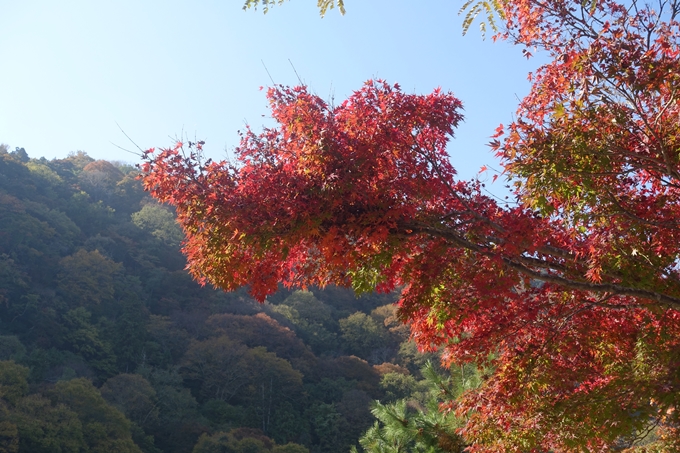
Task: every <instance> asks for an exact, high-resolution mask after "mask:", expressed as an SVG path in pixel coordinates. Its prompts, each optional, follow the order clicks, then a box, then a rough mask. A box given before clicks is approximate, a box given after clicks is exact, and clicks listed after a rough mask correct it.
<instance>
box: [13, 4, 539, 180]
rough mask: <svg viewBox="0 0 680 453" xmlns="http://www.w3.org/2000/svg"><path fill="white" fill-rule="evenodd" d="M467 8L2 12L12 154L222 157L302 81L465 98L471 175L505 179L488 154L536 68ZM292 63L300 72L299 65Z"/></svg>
mask: <svg viewBox="0 0 680 453" xmlns="http://www.w3.org/2000/svg"><path fill="white" fill-rule="evenodd" d="M462 3H463V2H462V1H460V2H450V1H444V0H441V1H440V0H437V1H430V2H413V1H410V2H406V1H404V2H395V1H394V0H370V1H366V0H364V1H354V0H347V1H346V7H347V14H346V15H345V16H342V15H340V14H339V12H338V11H337V10H332V11H330V12H329V13H328V14H327V15H326V17H325V18H323V19H322V18H320V17H319V14H318V10H317V8H316V2H315V1H311V0H291V1H290V2H287V3H285V4H284V5H281V6H278V7H275V8H273V9H271V10H270V12H269V13H268V14H266V15H264V14H262V12H261V11H252V10H250V11H245V12H244V11H243V10H242V4H243V2H242V1H241V0H214V1H213V0H206V1H202V2H192V1H188V0H163V1H161V0H145V1H132V0H117V1H115V2H99V1H92V0H62V1H60V2H54V1H48V0H22V1H16V0H14V1H12V0H0V24H1V26H2V34H0V67H1V68H2V70H0V106H1V108H0V143H6V144H8V145H9V146H10V147H11V149H14V147H24V148H25V149H26V151H27V152H28V154H29V156H31V157H42V156H44V157H46V158H47V159H53V158H62V157H65V156H66V155H67V154H68V153H69V152H71V151H76V150H82V151H85V152H87V153H88V154H89V155H90V156H92V157H94V158H96V159H108V160H122V161H128V162H131V163H135V162H137V157H136V156H135V155H134V154H130V153H126V152H125V151H122V150H121V149H119V148H118V147H117V146H116V145H118V146H121V147H123V148H126V149H130V150H134V151H136V149H135V147H134V145H133V144H132V143H130V141H129V140H128V139H127V138H126V137H125V135H124V134H123V132H121V129H119V126H118V125H120V128H122V130H124V132H125V134H127V135H128V136H129V137H130V138H131V139H132V140H134V142H135V143H136V144H137V145H139V146H140V147H141V148H143V149H146V148H150V147H162V146H168V145H170V144H171V143H172V140H173V138H174V137H178V136H180V135H184V136H188V137H189V138H191V139H193V138H196V139H199V140H205V141H206V150H207V154H208V156H209V157H212V158H213V159H215V158H217V159H219V158H221V157H224V156H226V155H227V153H228V152H229V150H231V149H233V147H234V146H236V145H237V143H238V134H237V131H238V130H239V129H242V128H243V127H244V125H245V124H246V123H247V124H250V126H251V127H252V128H253V129H255V130H257V129H259V126H260V125H262V124H263V123H266V122H267V121H268V120H267V117H268V115H269V112H268V108H267V101H266V99H265V95H264V91H260V89H259V88H260V86H265V87H266V86H269V85H271V84H272V81H271V80H270V76H269V75H268V74H267V70H265V66H266V68H267V69H268V72H269V74H270V75H271V77H272V79H273V80H274V82H276V83H277V84H285V85H296V84H298V83H299V82H298V77H297V75H296V74H295V71H294V70H293V67H292V66H294V68H295V70H296V71H297V74H298V75H299V77H300V78H301V79H302V81H303V82H304V83H306V84H307V85H308V86H309V87H310V88H311V89H312V90H313V91H314V92H316V93H317V94H319V95H320V96H322V97H323V98H325V99H330V98H331V97H333V98H334V99H335V102H336V103H340V102H342V100H343V99H345V98H346V97H347V96H348V95H349V94H350V93H351V92H352V91H354V90H356V89H358V88H360V87H361V85H362V83H363V82H364V81H365V80H367V79H372V78H381V79H385V80H386V81H387V82H389V83H399V84H400V85H401V86H402V88H403V89H404V90H405V91H407V92H413V93H428V92H431V91H432V90H433V89H434V88H436V87H441V88H442V89H444V90H447V91H452V92H453V93H454V94H455V95H456V96H457V97H458V98H459V99H461V100H462V102H463V104H464V106H465V112H464V114H465V122H464V123H463V124H462V125H461V126H460V127H459V129H458V131H457V133H456V138H455V139H454V140H453V141H452V142H451V144H450V145H449V153H450V155H451V158H452V160H453V162H454V166H455V167H456V168H458V169H459V172H460V174H461V176H462V177H465V178H469V177H471V176H474V175H475V174H476V173H477V172H478V171H479V168H480V167H481V166H482V165H491V166H495V167H498V165H497V162H496V160H495V158H494V157H493V156H492V154H491V153H490V151H489V149H488V147H487V146H486V143H488V141H489V136H490V135H491V134H492V133H493V131H494V129H495V128H496V127H497V126H498V124H499V123H504V124H507V123H508V122H509V121H510V120H511V119H512V115H513V113H514V111H515V109H516V106H517V103H518V99H519V98H521V97H522V96H524V95H525V94H526V93H527V91H528V88H529V84H528V82H527V79H526V77H527V73H528V72H529V71H531V70H533V69H535V67H536V66H537V64H538V62H537V61H535V60H534V59H531V60H529V61H527V60H526V59H525V58H523V56H522V53H521V49H520V48H518V47H513V46H511V45H510V44H508V43H506V42H497V43H493V42H492V41H491V40H490V39H489V38H488V37H487V39H486V40H482V38H481V36H480V33H479V31H478V28H477V27H476V25H473V27H472V28H471V30H470V32H469V33H468V35H467V36H465V37H463V36H462V35H461V21H462V19H461V17H459V16H458V14H457V12H458V9H459V8H460V6H461V5H462ZM291 63H292V66H291Z"/></svg>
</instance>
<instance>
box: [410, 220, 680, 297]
mask: <svg viewBox="0 0 680 453" xmlns="http://www.w3.org/2000/svg"><path fill="white" fill-rule="evenodd" d="M403 230H404V232H405V233H406V234H408V231H411V232H413V233H421V234H426V235H430V236H434V237H440V238H442V239H446V240H448V241H451V242H453V243H454V244H456V245H458V246H460V247H463V248H465V249H468V250H470V251H473V252H476V253H479V254H481V255H484V256H487V257H491V258H499V259H500V260H501V261H502V262H503V264H504V265H505V266H506V267H508V268H510V269H513V270H515V271H518V272H520V273H522V274H524V275H528V276H529V277H531V278H533V279H535V280H539V281H543V282H547V283H554V284H556V285H559V286H562V287H564V288H569V289H576V290H580V291H590V292H594V293H614V294H617V295H621V296H631V297H640V298H643V299H647V300H651V301H654V302H656V303H658V304H659V305H662V306H665V307H668V308H674V309H680V298H677V297H673V296H669V295H667V294H663V293H659V292H657V291H651V290H646V289H641V288H634V287H630V286H625V285H620V284H616V283H594V282H587V281H579V280H573V279H570V278H567V277H562V276H559V275H555V274H548V273H543V272H539V271H536V270H534V269H531V268H530V267H529V266H528V264H525V263H526V262H527V260H528V261H529V262H530V263H531V265H532V266H535V267H539V268H546V267H545V265H544V264H543V263H545V262H544V261H541V260H537V259H533V258H527V257H517V258H514V259H513V258H509V257H507V256H502V255H500V254H499V253H495V252H492V251H490V250H488V249H486V248H485V247H483V246H480V245H478V244H475V243H473V242H470V241H468V240H467V239H464V238H462V237H460V236H459V235H457V234H454V233H451V232H448V231H441V230H439V229H436V228H432V227H427V226H422V225H409V224H404V225H403ZM518 258H519V259H518ZM522 261H524V262H522Z"/></svg>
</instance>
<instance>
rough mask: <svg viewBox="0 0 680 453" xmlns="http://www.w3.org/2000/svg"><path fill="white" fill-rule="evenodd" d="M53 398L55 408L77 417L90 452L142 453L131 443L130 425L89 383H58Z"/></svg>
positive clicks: (84, 381)
mask: <svg viewBox="0 0 680 453" xmlns="http://www.w3.org/2000/svg"><path fill="white" fill-rule="evenodd" d="M50 397H51V399H52V400H53V402H54V404H57V405H58V404H63V405H65V406H66V407H68V408H69V409H70V410H71V411H73V412H75V413H76V414H77V415H78V419H79V420H80V422H81V423H82V426H83V438H84V440H85V443H86V445H87V447H88V448H89V451H91V452H93V453H95V452H96V453H110V452H112V451H115V452H120V453H142V451H141V450H140V449H139V447H138V446H137V445H135V443H134V442H133V440H132V435H131V432H130V421H129V420H128V419H126V418H125V416H124V415H123V414H122V413H121V412H120V411H119V410H118V409H115V408H114V407H112V406H109V405H108V404H107V402H106V400H104V398H102V396H101V394H100V393H99V391H98V390H97V389H96V388H95V387H94V386H93V385H92V383H91V382H90V381H88V380H87V379H82V378H81V379H73V380H70V381H60V382H57V384H56V385H55V387H54V389H52V390H51V391H50Z"/></svg>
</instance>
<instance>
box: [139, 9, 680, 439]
mask: <svg viewBox="0 0 680 453" xmlns="http://www.w3.org/2000/svg"><path fill="white" fill-rule="evenodd" d="M679 5H680V4H678V3H677V2H676V1H662V2H661V3H659V7H657V9H656V10H653V9H651V7H642V6H639V5H638V4H637V3H635V2H634V3H633V4H632V6H631V5H623V4H620V3H617V2H615V1H609V0H605V1H596V2H593V3H592V4H591V3H589V2H585V3H583V2H581V1H580V0H579V1H573V0H551V1H549V2H539V1H536V0H509V1H507V2H502V8H503V13H504V16H505V18H506V20H507V32H506V34H505V37H506V38H508V39H512V40H514V41H515V42H517V43H519V44H522V45H526V46H527V47H530V48H534V47H535V48H538V49H539V50H542V51H545V52H547V53H548V54H549V55H550V56H551V57H552V61H551V62H550V63H548V64H547V65H545V66H543V67H542V68H541V69H540V70H539V71H538V72H537V73H536V74H535V75H534V76H533V77H532V83H533V88H532V91H531V93H530V94H529V95H528V96H527V97H526V98H525V99H524V100H523V101H522V102H521V104H520V107H519V111H518V117H517V120H516V121H515V122H513V123H512V124H510V125H509V126H508V127H506V128H503V127H499V129H498V130H497V131H496V135H494V142H492V147H493V148H494V149H495V151H496V152H497V154H498V156H499V157H500V158H501V159H502V161H503V164H504V167H505V171H506V174H508V175H509V176H510V177H511V178H512V179H513V181H515V183H516V194H517V204H516V205H515V206H513V207H508V206H501V205H499V204H498V203H496V201H494V200H493V199H490V198H488V197H486V196H484V195H483V194H482V193H481V191H480V184H479V183H478V182H477V181H469V182H466V181H459V180H457V179H456V177H455V176H456V172H455V170H454V167H453V166H452V164H451V162H450V160H449V157H448V155H447V153H446V145H447V142H448V140H449V139H450V138H451V137H452V135H453V131H454V128H455V127H456V125H457V124H458V123H459V122H460V121H461V119H462V116H461V114H460V109H461V103H460V102H459V101H458V100H457V99H456V98H455V97H454V96H453V95H452V94H450V93H443V92H441V91H439V90H437V91H435V92H433V93H431V94H429V95H411V94H405V93H403V92H402V91H401V90H400V89H399V87H398V86H396V85H395V86H390V85H388V84H386V83H384V82H381V81H375V82H373V81H371V82H367V83H366V85H364V87H363V88H362V89H360V90H359V91H357V92H355V93H354V94H353V95H352V96H350V97H349V98H348V99H347V100H346V101H345V102H344V103H342V104H341V105H339V106H337V107H333V106H329V105H328V104H327V103H326V102H324V101H323V100H322V99H320V98H319V97H317V96H315V95H312V94H310V93H309V92H308V91H307V89H306V88H305V87H295V88H286V87H281V86H276V87H273V88H270V89H269V92H268V98H269V100H270V102H271V107H272V114H273V117H274V119H275V120H276V121H277V123H278V126H277V127H276V128H272V129H265V130H264V131H263V132H262V133H260V134H256V133H254V132H252V131H251V130H247V131H246V132H245V134H243V136H242V140H241V145H240V146H239V148H238V149H237V156H238V161H237V162H236V163H233V164H231V163H227V162H220V163H216V162H209V161H208V162H202V160H201V159H200V146H195V145H194V146H189V147H183V146H182V144H178V145H177V146H176V147H174V148H172V149H166V150H162V151H160V152H159V153H154V152H149V154H148V155H147V156H146V163H145V165H144V168H143V170H144V174H145V176H144V183H145V186H146V188H147V189H148V190H150V191H151V193H152V194H153V195H154V196H155V197H156V198H158V199H159V200H161V201H164V202H169V203H171V204H173V205H175V206H176V208H177V213H178V218H179V221H180V223H181V224H182V226H183V228H184V231H185V233H186V242H185V244H184V251H185V253H186V255H187V257H188V259H189V270H190V271H191V272H192V274H193V275H194V276H195V277H196V278H197V279H199V280H200V281H202V282H204V283H205V282H210V283H212V284H214V285H215V286H218V287H221V288H224V289H228V290H229V289H235V288H237V287H240V286H244V285H248V286H249V287H250V291H251V293H252V294H253V296H255V297H256V298H257V299H259V300H264V298H265V297H266V296H267V295H268V294H271V293H273V292H274V291H275V290H276V288H277V285H278V283H279V282H283V283H284V284H286V285H288V286H302V287H304V286H307V285H321V286H323V285H327V284H336V285H342V286H352V287H354V288H355V289H357V290H359V291H367V290H373V289H378V290H383V291H388V290H391V289H393V288H396V287H398V286H403V287H404V288H405V289H404V291H403V298H402V300H401V302H400V313H401V316H402V317H403V319H404V320H406V321H408V322H410V323H411V328H412V333H413V336H414V338H415V339H416V340H417V341H418V343H419V344H420V346H421V347H422V348H426V349H427V348H437V347H443V348H444V351H445V355H444V357H445V360H446V361H448V362H449V363H453V362H477V363H488V364H490V365H491V366H492V367H493V369H494V370H495V371H494V372H493V375H492V376H490V377H489V379H488V380H487V381H486V382H485V384H484V385H483V387H482V388H481V389H479V390H478V391H475V392H471V393H469V394H467V395H465V396H464V397H463V399H462V400H461V401H459V402H456V403H452V405H453V406H455V409H456V410H457V411H458V413H459V414H461V416H465V417H466V418H467V424H466V426H465V428H464V429H463V430H462V432H463V434H464V435H465V436H466V438H467V439H469V440H470V441H472V442H473V443H474V445H473V447H472V449H473V450H478V451H533V450H536V451H538V450H541V449H542V450H543V451H545V450H552V451H556V452H557V451H572V450H574V451H585V450H588V451H599V450H605V449H606V448H609V447H611V446H613V445H620V444H621V442H624V441H625V440H626V439H628V438H632V437H634V436H635V435H636V434H637V433H640V432H643V431H644V430H646V429H648V428H649V426H650V424H654V423H656V424H658V425H660V426H662V427H664V428H665V429H667V430H671V431H672V430H673V429H677V427H678V423H680V421H679V420H678V416H677V413H678V411H677V410H676V408H677V406H678V404H680V310H679V309H680V225H679V222H680V152H679V150H680V122H679V118H680V105H679V104H678V100H677V98H678V89H679V88H680V63H679V61H678V56H679V52H680V46H679V45H678V44H679V43H678V37H679V36H680V33H679V24H678V22H677V21H676V15H677V14H678V12H680V6H679ZM671 431H668V432H671Z"/></svg>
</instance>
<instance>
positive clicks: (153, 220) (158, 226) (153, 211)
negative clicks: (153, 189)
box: [132, 204, 184, 247]
mask: <svg viewBox="0 0 680 453" xmlns="http://www.w3.org/2000/svg"><path fill="white" fill-rule="evenodd" d="M132 223H133V224H135V225H136V226H137V227H139V228H141V229H142V230H145V231H148V232H149V233H151V234H152V235H153V236H154V237H155V238H156V239H159V240H160V241H163V242H164V243H165V244H167V245H169V246H172V247H178V246H179V244H180V242H182V239H183V238H184V234H183V233H182V230H181V228H180V227H179V226H178V225H177V222H176V221H175V216H174V215H173V214H172V212H170V210H169V209H168V208H167V207H164V206H160V205H158V204H147V205H144V207H143V208H142V209H141V210H140V211H138V212H135V213H134V214H132Z"/></svg>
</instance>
